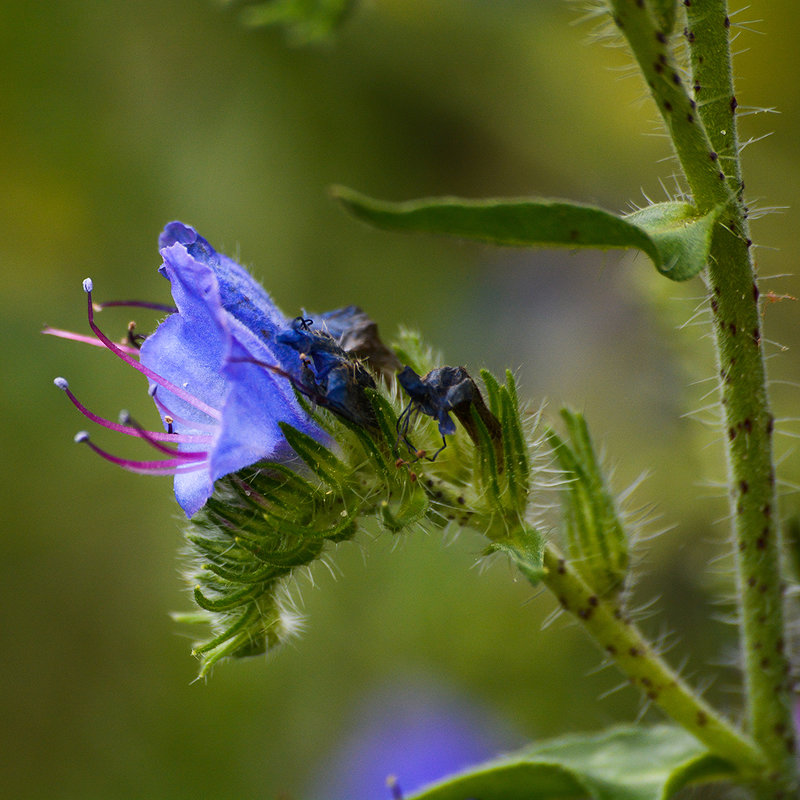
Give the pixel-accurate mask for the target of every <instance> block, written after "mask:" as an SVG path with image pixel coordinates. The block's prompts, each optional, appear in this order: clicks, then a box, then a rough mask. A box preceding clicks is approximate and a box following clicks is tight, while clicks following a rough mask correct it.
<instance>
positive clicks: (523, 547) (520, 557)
mask: <svg viewBox="0 0 800 800" xmlns="http://www.w3.org/2000/svg"><path fill="white" fill-rule="evenodd" d="M493 553H505V554H506V555H507V556H508V557H509V558H510V559H511V561H513V562H514V564H515V565H516V566H517V569H519V571H520V572H521V573H522V574H523V575H524V576H525V577H526V578H527V579H528V581H529V582H530V584H531V586H536V585H537V584H538V583H539V582H540V581H541V580H542V578H543V577H544V575H545V568H544V539H543V538H542V535H541V534H540V533H539V531H537V530H536V529H535V528H531V527H527V526H526V527H525V528H522V529H520V530H518V531H516V532H515V534H514V536H513V538H509V539H506V540H502V539H501V540H499V541H496V542H492V544H490V545H489V547H488V548H487V550H486V554H487V555H491V554H493Z"/></svg>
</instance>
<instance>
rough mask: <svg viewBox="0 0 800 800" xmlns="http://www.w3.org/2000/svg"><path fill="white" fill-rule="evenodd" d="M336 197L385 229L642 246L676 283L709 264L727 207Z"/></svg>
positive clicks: (555, 243)
mask: <svg viewBox="0 0 800 800" xmlns="http://www.w3.org/2000/svg"><path fill="white" fill-rule="evenodd" d="M332 191H333V195H334V197H335V198H336V199H337V200H338V201H339V202H340V203H341V204H342V205H343V206H344V207H345V208H346V209H347V210H348V211H349V212H350V213H352V214H353V215H354V216H356V217H358V218H359V219H361V220H363V221H365V222H368V223H370V224H371V225H375V226H376V227H379V228H385V229H387V230H395V231H407V232H410V231H415V232H424V233H436V234H446V235H449V236H458V237H460V238H464V239H476V240H478V241H482V242H489V243H490V244H496V245H503V246H509V247H568V248H570V249H574V248H579V247H582V248H594V249H600V250H609V249H629V248H633V249H637V250H641V251H642V252H644V253H646V254H647V255H648V256H649V258H650V259H651V260H652V262H653V264H655V267H656V269H657V270H658V271H659V272H660V273H661V274H662V275H665V276H666V277H668V278H670V279H672V280H675V281H684V280H688V279H689V278H692V277H694V276H695V275H697V273H698V272H700V271H701V270H702V269H703V267H704V266H705V265H706V261H707V259H708V253H709V249H710V247H711V237H712V234H713V229H714V224H715V223H716V221H717V218H718V217H719V214H720V211H721V209H720V208H715V209H713V210H712V211H711V212H709V213H708V214H705V215H698V214H697V212H696V210H695V209H694V207H693V206H691V205H690V204H689V203H681V202H669V203H658V204H655V205H652V206H649V207H647V208H644V209H642V210H640V211H636V212H634V213H633V214H628V215H627V216H624V217H621V216H618V215H616V214H612V213H611V212H610V211H606V210H605V209H602V208H597V207H596V206H589V205H581V204H578V203H571V202H569V201H566V200H543V199H536V198H532V199H486V200H465V199H463V198H457V197H442V198H427V199H423V200H413V201H409V202H404V203H390V202H385V201H381V200H374V199H372V198H369V197H366V196H365V195H362V194H359V193H358V192H354V191H353V190H352V189H346V188H344V187H341V186H339V187H334V189H333V190H332Z"/></svg>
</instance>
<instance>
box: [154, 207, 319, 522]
mask: <svg viewBox="0 0 800 800" xmlns="http://www.w3.org/2000/svg"><path fill="white" fill-rule="evenodd" d="M159 244H160V246H161V255H162V257H163V259H164V263H163V264H162V266H161V267H160V272H161V273H162V274H163V275H164V276H165V277H166V278H167V279H168V280H169V281H170V285H171V287H172V296H173V298H174V300H175V305H176V307H177V309H178V311H177V313H176V314H172V315H170V316H169V317H167V318H166V319H165V320H164V321H163V322H162V323H161V325H159V327H158V329H157V330H156V332H155V333H154V334H153V335H152V336H150V337H149V338H148V339H147V340H146V341H145V343H144V345H143V346H142V349H141V353H140V358H141V361H142V363H143V364H145V365H146V366H147V367H149V368H150V369H152V370H153V371H154V372H156V373H158V374H159V375H160V376H161V377H163V378H166V379H167V380H169V381H170V382H172V383H174V384H176V385H178V386H181V387H183V388H185V389H186V390H187V391H188V392H190V393H191V394H193V395H194V396H195V397H197V398H198V399H199V400H201V401H203V402H204V403H206V404H208V405H210V406H212V407H213V408H215V409H217V410H219V411H220V413H221V417H220V420H219V422H218V423H217V424H213V423H215V420H213V419H211V418H210V417H209V416H208V415H207V414H205V413H203V412H202V411H199V410H198V409H197V408H194V407H192V406H191V405H190V403H188V402H186V401H184V400H181V399H179V398H176V397H175V396H174V395H171V394H170V393H169V392H166V391H164V390H163V388H162V389H158V390H157V391H158V394H157V399H158V401H159V403H160V404H162V405H163V406H164V409H166V410H164V409H162V417H163V416H164V415H165V414H167V413H169V414H170V415H171V416H173V417H175V422H174V424H173V427H174V430H175V431H176V432H178V433H191V432H195V431H201V432H204V433H206V434H207V433H208V430H209V424H212V434H211V439H212V441H211V444H210V445H209V448H208V456H207V458H206V459H205V461H204V462H202V463H198V464H196V465H195V466H198V467H200V468H199V469H195V470H194V471H186V472H182V473H178V474H176V476H175V496H176V498H177V500H178V503H179V505H180V506H181V508H182V509H183V510H184V512H185V513H186V515H187V516H192V515H193V514H194V513H195V512H196V511H197V510H199V509H200V508H201V507H202V506H203V504H204V503H205V502H206V500H207V499H208V498H209V497H210V496H211V494H212V492H213V489H214V481H215V480H217V479H218V478H221V477H223V476H224V475H228V474H230V473H232V472H236V471H238V470H240V469H243V468H244V467H246V466H249V465H251V464H255V463H256V462H258V461H262V460H274V461H284V460H286V459H288V458H290V457H292V451H291V449H290V448H289V445H288V443H287V442H286V440H285V438H284V437H283V434H282V432H281V430H280V428H279V426H278V422H279V421H283V422H288V423H289V424H291V425H293V426H294V427H296V428H298V429H299V430H301V431H303V432H305V433H307V434H309V435H311V436H314V437H315V438H317V439H323V438H325V435H324V434H323V433H322V431H320V430H319V428H317V427H316V426H315V425H314V424H313V423H312V422H311V420H310V419H309V417H308V415H307V414H305V412H303V410H302V409H301V408H300V406H299V404H298V403H297V400H296V398H295V395H294V391H293V389H292V385H291V383H290V381H288V380H287V379H286V378H283V377H281V376H279V375H276V374H275V373H273V372H271V371H270V370H269V369H267V368H266V367H264V366H262V365H263V364H268V365H273V366H275V367H278V368H280V369H282V370H284V371H285V372H287V373H289V374H297V372H298V370H299V367H300V360H299V355H298V354H297V353H296V352H295V351H294V350H292V349H291V348H290V347H286V346H282V345H279V344H278V343H277V342H276V340H275V336H276V335H277V333H278V332H279V331H280V330H281V329H283V328H285V327H286V320H285V319H284V317H283V315H282V314H281V312H280V311H279V310H278V309H277V307H276V306H275V305H274V304H273V303H272V301H271V300H270V298H269V295H268V294H267V293H266V292H265V291H264V290H263V289H262V288H261V287H260V286H259V285H258V284H257V283H256V282H255V281H254V280H253V278H252V277H251V276H250V275H249V274H248V273H247V272H246V271H245V270H244V269H243V268H242V267H240V266H239V265H238V264H236V263H235V262H234V261H232V260H231V259H229V258H226V257H225V256H221V255H219V254H218V253H216V251H215V250H214V249H213V248H212V247H211V245H210V244H208V242H207V241H206V240H205V239H203V238H202V237H200V236H198V235H197V232H196V231H195V230H194V229H193V228H190V227H189V226H187V225H183V224H181V223H178V222H173V223H170V224H169V225H167V227H166V228H165V229H164V232H163V233H162V234H161V237H160V239H159ZM193 423H196V424H197V428H194V427H193V426H192V424H193ZM181 449H183V448H181Z"/></svg>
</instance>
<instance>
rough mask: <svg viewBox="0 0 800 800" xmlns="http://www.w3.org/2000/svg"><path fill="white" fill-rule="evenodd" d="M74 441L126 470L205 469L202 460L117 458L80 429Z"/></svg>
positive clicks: (147, 472) (169, 471)
mask: <svg viewBox="0 0 800 800" xmlns="http://www.w3.org/2000/svg"><path fill="white" fill-rule="evenodd" d="M75 441H76V442H78V443H80V444H87V445H88V446H89V447H90V448H91V449H92V450H94V452H95V453H97V455H99V456H100V457H101V458H104V459H105V460H106V461H110V462H111V463H112V464H116V465H117V466H118V467H122V468H123V469H126V470H128V472H137V473H139V474H141V475H175V474H176V473H179V472H195V471H197V470H200V469H205V463H203V462H202V461H195V462H193V463H190V464H187V463H186V462H185V461H183V460H182V459H179V458H165V459H163V460H161V461H133V460H131V459H128V458H119V457H118V456H114V455H111V453H109V452H107V451H106V450H103V448H102V447H98V446H97V445H96V444H95V443H94V442H93V441H92V440H91V439H90V438H89V434H88V433H87V432H86V431H80V432H79V433H77V434H75Z"/></svg>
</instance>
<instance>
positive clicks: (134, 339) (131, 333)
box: [127, 320, 147, 350]
mask: <svg viewBox="0 0 800 800" xmlns="http://www.w3.org/2000/svg"><path fill="white" fill-rule="evenodd" d="M146 338H147V337H146V336H145V335H144V334H143V333H136V323H135V322H134V321H133V320H131V321H130V322H129V323H128V336H127V340H128V344H129V345H130V346H131V347H132V348H133V349H134V350H141V349H142V342H144V340H145V339H146Z"/></svg>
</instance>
